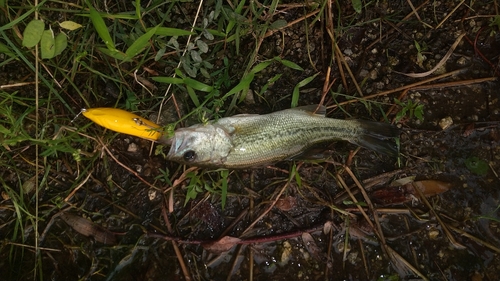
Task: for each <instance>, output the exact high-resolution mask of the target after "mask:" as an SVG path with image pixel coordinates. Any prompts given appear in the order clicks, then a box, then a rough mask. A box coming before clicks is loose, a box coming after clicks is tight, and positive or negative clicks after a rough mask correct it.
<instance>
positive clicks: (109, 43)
mask: <svg viewBox="0 0 500 281" xmlns="http://www.w3.org/2000/svg"><path fill="white" fill-rule="evenodd" d="M89 13H90V20H91V21H92V24H93V25H94V28H95V30H96V31H97V34H99V37H101V40H102V41H103V42H104V44H106V47H108V49H109V50H111V51H115V50H116V48H115V43H114V42H113V39H112V38H111V35H110V34H109V31H108V27H107V26H106V24H105V23H104V20H103V19H102V17H101V15H100V14H99V13H98V12H97V11H96V9H94V7H92V6H91V5H90V4H89Z"/></svg>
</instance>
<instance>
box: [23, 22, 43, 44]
mask: <svg viewBox="0 0 500 281" xmlns="http://www.w3.org/2000/svg"><path fill="white" fill-rule="evenodd" d="M44 28H45V23H44V22H43V21H41V20H32V21H30V23H28V25H27V26H26V29H24V32H23V46H24V47H28V48H32V47H34V46H35V45H36V44H38V42H40V39H41V38H42V34H43V30H44Z"/></svg>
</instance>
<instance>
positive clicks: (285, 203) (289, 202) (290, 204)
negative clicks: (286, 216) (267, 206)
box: [275, 196, 297, 212]
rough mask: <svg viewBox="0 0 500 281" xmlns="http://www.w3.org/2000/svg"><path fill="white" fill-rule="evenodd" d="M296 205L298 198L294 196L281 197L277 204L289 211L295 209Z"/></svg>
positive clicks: (281, 208) (282, 209) (277, 206)
mask: <svg viewBox="0 0 500 281" xmlns="http://www.w3.org/2000/svg"><path fill="white" fill-rule="evenodd" d="M295 205H297V199H295V197H292V196H287V197H285V198H280V199H279V200H278V202H276V205H275V206H276V208H278V209H280V210H281V211H284V212H287V211H290V210H291V209H293V208H294V207H295Z"/></svg>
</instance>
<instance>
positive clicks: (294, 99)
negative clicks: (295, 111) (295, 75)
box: [291, 72, 319, 107]
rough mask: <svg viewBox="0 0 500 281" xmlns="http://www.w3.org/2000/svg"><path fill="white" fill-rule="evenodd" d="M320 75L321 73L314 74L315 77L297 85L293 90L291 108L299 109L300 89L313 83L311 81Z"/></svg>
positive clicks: (310, 77)
mask: <svg viewBox="0 0 500 281" xmlns="http://www.w3.org/2000/svg"><path fill="white" fill-rule="evenodd" d="M318 75H319V72H318V73H316V74H314V75H313V76H309V77H307V78H306V79H304V80H302V81H300V82H299V83H297V85H296V86H295V88H293V93H292V104H291V107H297V105H298V104H299V94H300V88H302V87H304V86H305V85H307V84H309V83H311V81H312V80H314V78H316V76H318Z"/></svg>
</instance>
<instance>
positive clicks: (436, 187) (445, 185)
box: [413, 180, 452, 197]
mask: <svg viewBox="0 0 500 281" xmlns="http://www.w3.org/2000/svg"><path fill="white" fill-rule="evenodd" d="M413 186H414V187H417V188H418V189H420V191H422V193H423V194H424V195H425V197H429V196H434V195H437V194H441V193H443V192H446V191H448V190H449V189H450V188H451V186H452V185H451V183H449V182H444V181H438V180H422V181H416V182H414V183H413ZM414 195H417V194H414Z"/></svg>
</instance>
